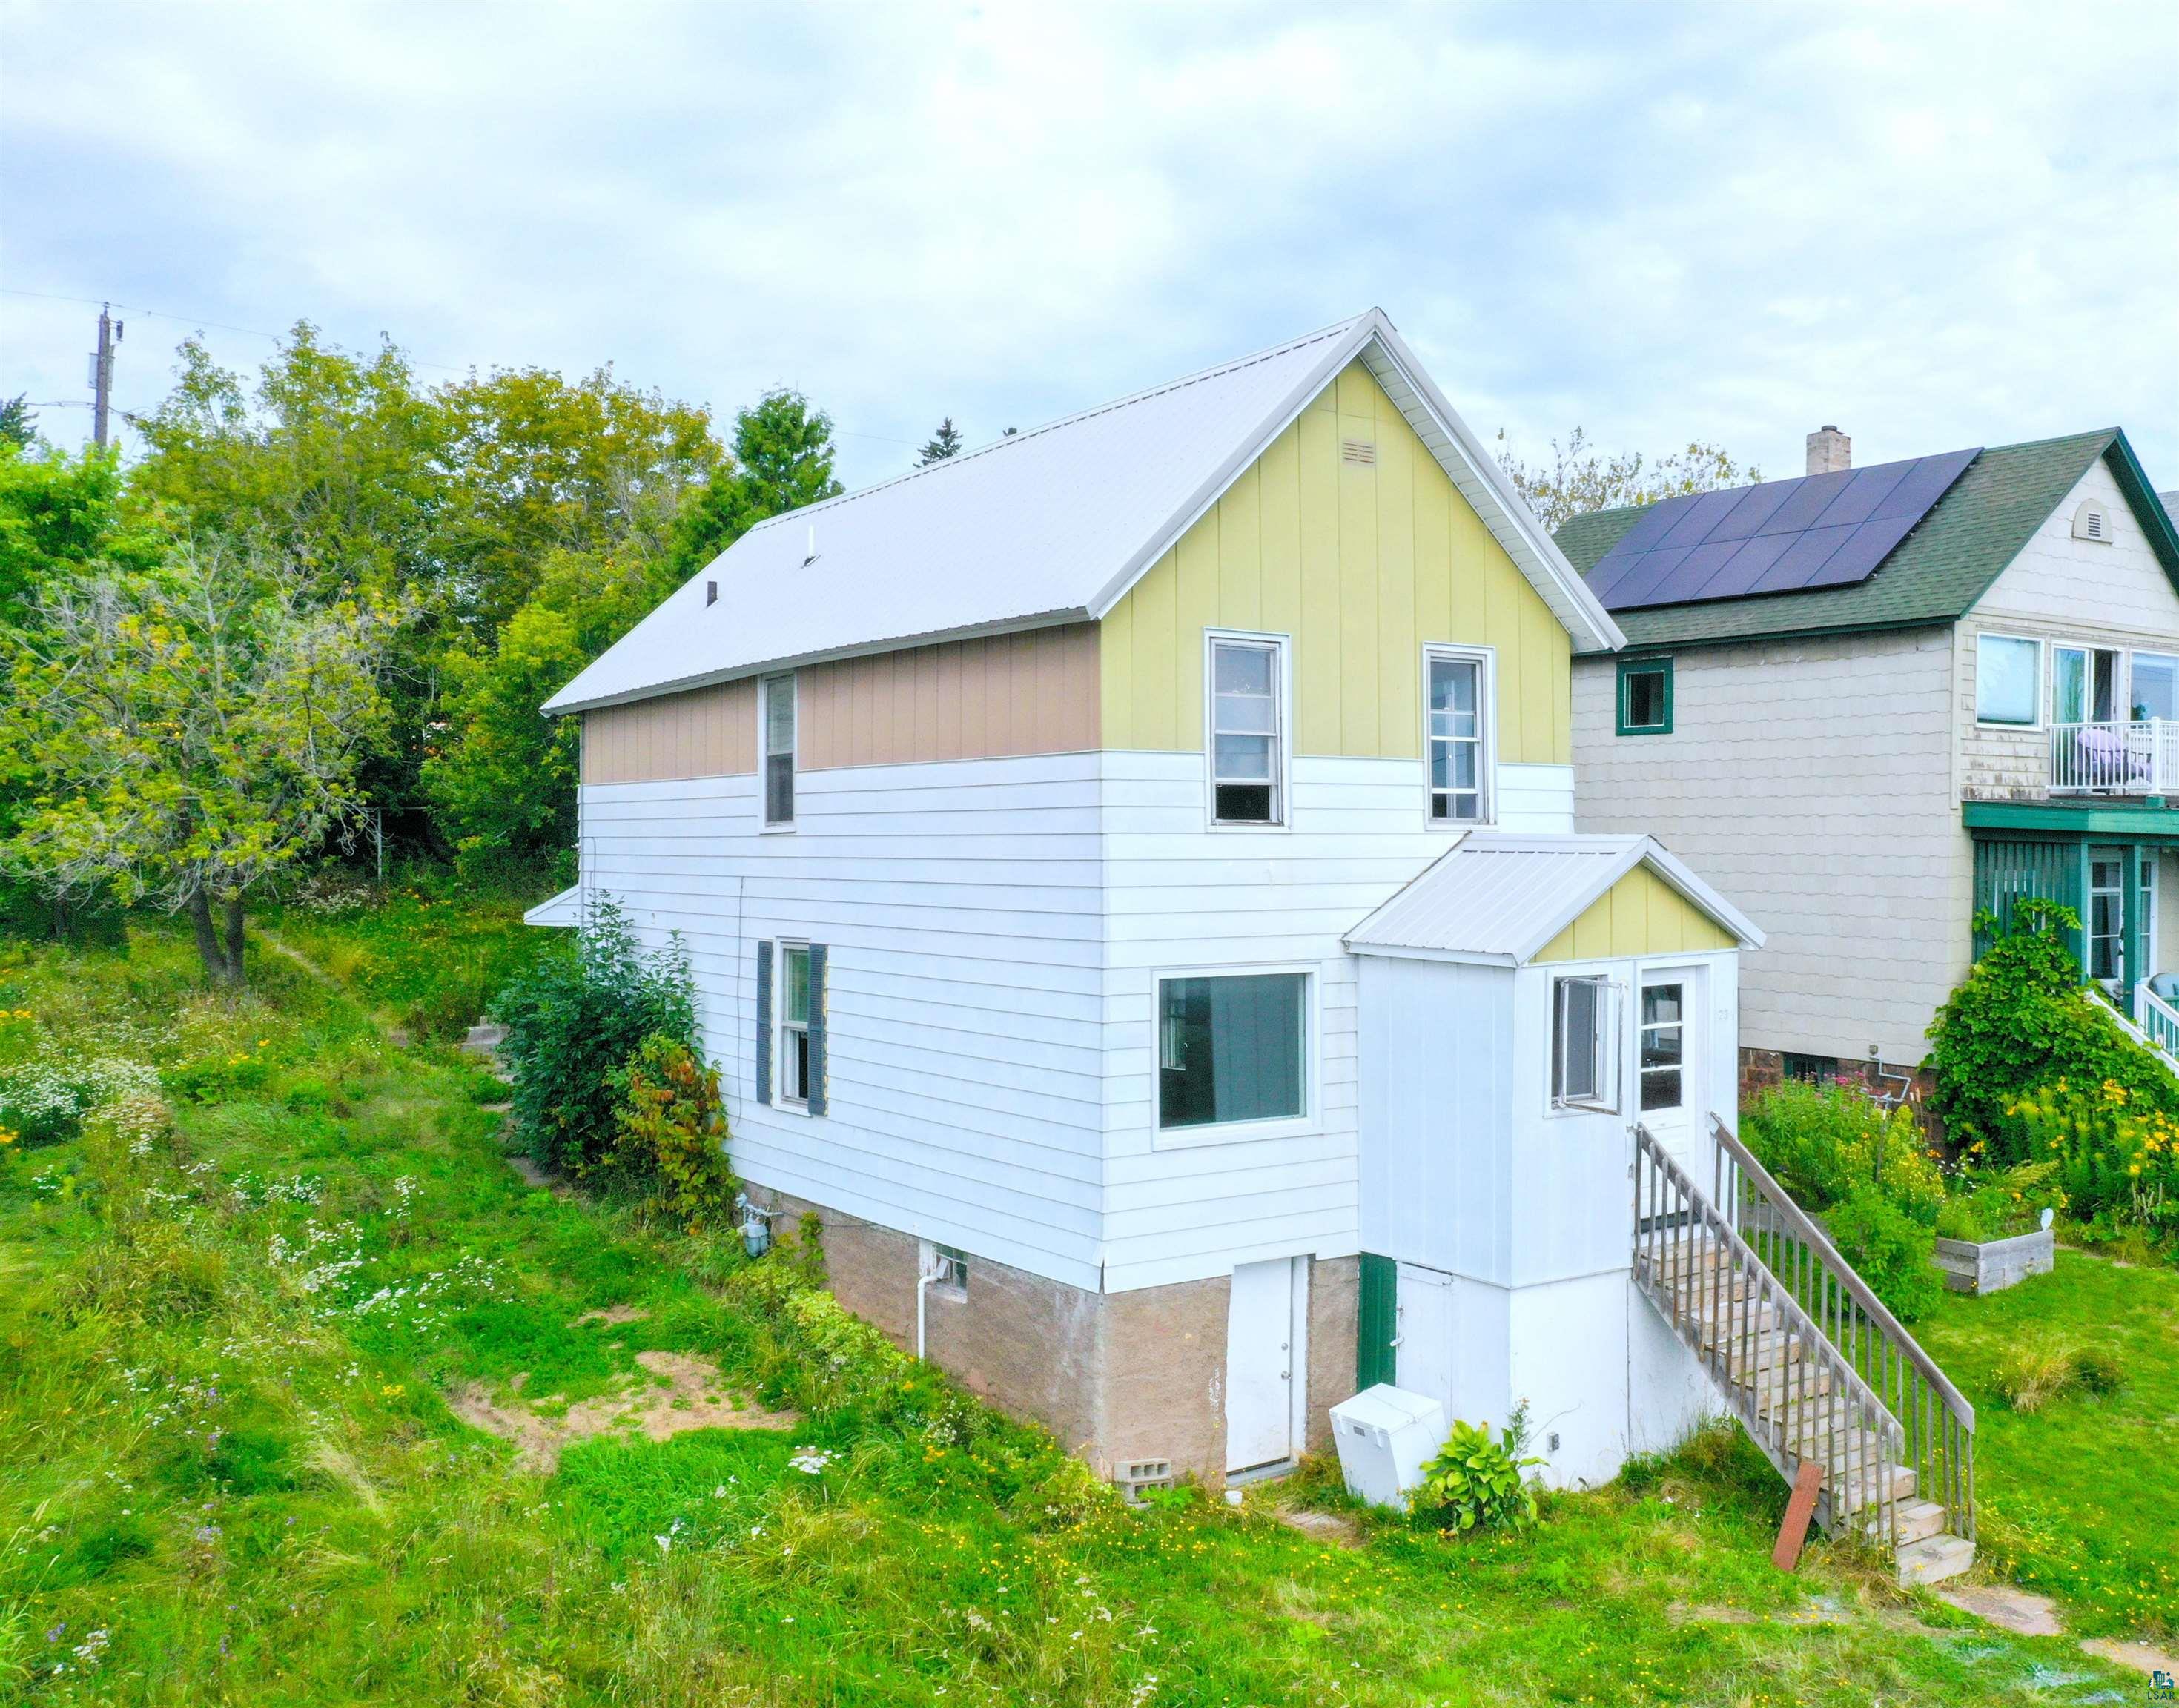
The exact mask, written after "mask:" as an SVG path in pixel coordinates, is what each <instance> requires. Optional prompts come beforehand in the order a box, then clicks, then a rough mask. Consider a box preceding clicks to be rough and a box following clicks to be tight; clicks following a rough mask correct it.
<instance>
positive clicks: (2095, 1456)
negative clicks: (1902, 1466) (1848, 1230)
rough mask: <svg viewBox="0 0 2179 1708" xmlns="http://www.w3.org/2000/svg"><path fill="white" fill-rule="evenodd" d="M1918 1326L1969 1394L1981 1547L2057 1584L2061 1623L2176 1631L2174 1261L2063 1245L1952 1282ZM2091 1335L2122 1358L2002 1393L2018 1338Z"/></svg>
mask: <svg viewBox="0 0 2179 1708" xmlns="http://www.w3.org/2000/svg"><path fill="white" fill-rule="evenodd" d="M1918 1338H1919V1339H1920V1340H1921V1341H1922V1343H1923V1344H1924V1346H1925V1347H1926V1348H1928V1349H1929V1352H1930V1354H1932V1355H1933V1356H1934V1357H1935V1359H1937V1361H1938V1362H1939V1363H1940V1364H1941V1365H1943V1366H1944V1367H1945V1369H1946V1370H1947V1371H1948V1372H1949V1373H1950V1374H1951V1377H1952V1379H1953V1380H1954V1381H1957V1382H1958V1383H1959V1384H1960V1386H1961V1387H1962V1389H1963V1390H1964V1391H1965V1392H1966V1393H1967V1395H1968V1398H1969V1399H1971V1400H1973V1402H1974V1405H1975V1422H1976V1432H1975V1469H1976V1488H1977V1492H1978V1494H1979V1497H1980V1499H1979V1525H1980V1528H1981V1531H1982V1537H1981V1540H1982V1546H1983V1550H1984V1554H1985V1556H1986V1557H1988V1558H1989V1559H1990V1562H1991V1564H1992V1565H1993V1566H1994V1567H1996V1568H2002V1569H2003V1570H2004V1571H2006V1573H2008V1574H2009V1575H2010V1576H2011V1577H2012V1579H2014V1580H2015V1581H2016V1582H2017V1583H2019V1584H2023V1585H2024V1586H2026V1587H2028V1588H2029V1589H2034V1590H2041V1591H2043V1592H2044V1593H2045V1594H2047V1595H2051V1596H2053V1597H2055V1598H2056V1600H2057V1601H2059V1602H2060V1603H2061V1605H2062V1606H2064V1608H2065V1610H2066V1619H2067V1623H2068V1626H2069V1628H2072V1629H2075V1630H2077V1631H2080V1632H2082V1633H2083V1634H2091V1635H2125V1634H2129V1633H2132V1632H2137V1631H2146V1632H2149V1633H2150V1634H2154V1635H2157V1636H2159V1637H2160V1638H2161V1639H2165V1641H2166V1642H2167V1643H2168V1642H2169V1641H2170V1640H2171V1639H2173V1638H2175V1637H2179V1271H2175V1270H2172V1269H2171V1268H2168V1267H2129V1266H2120V1265H2118V1264H2115V1263H2113V1262H2111V1261H2110V1260H2109V1259H2107V1258H2103V1257H2098V1256H2094V1255H2091V1254H2089V1253H2087V1252H2081V1251H2072V1250H2065V1249H2061V1251H2060V1252H2059V1253H2058V1265H2057V1268H2056V1271H2054V1272H2053V1273H2051V1274H2050V1275H2043V1276H2035V1277H2031V1278H2029V1279H2028V1280H2027V1281H2024V1282H2021V1283H2020V1284H2019V1285H2018V1286H2017V1287H2012V1288H2006V1290H2005V1291H2004V1292H2002V1293H1992V1294H1991V1295H1990V1297H1988V1298H1986V1299H1969V1298H1965V1297H1962V1296H1959V1295H1957V1294H1948V1295H1947V1296H1946V1299H1945V1300H1944V1303H1943V1304H1942V1306H1941V1307H1940V1310H1938V1312H1937V1315H1936V1316H1935V1319H1934V1320H1933V1321H1929V1322H1928V1323H1926V1324H1925V1325H1924V1326H1922V1328H1921V1330H1920V1331H1919V1332H1918ZM2084 1346H2092V1347H2095V1348H2102V1349H2105V1350H2108V1351H2110V1352H2111V1353H2113V1354H2116V1356H2117V1359H2118V1362H2119V1365H2120V1366H2121V1368H2122V1369H2123V1370H2124V1371H2125V1372H2126V1381H2125V1386H2124V1387H2121V1389H2120V1390H2119V1391H2118V1392H2116V1393H2112V1394H2108V1395H2099V1394H2095V1393H2092V1392H2085V1391H2081V1390H2075V1391H2073V1392H2067V1393H2064V1394H2061V1395H2060V1396H2059V1397H2057V1398H2055V1399H2052V1400H2050V1401H2049V1402H2048V1403H2045V1405H2043V1406H2042V1407H2040V1408H2039V1409H2035V1410H2034V1411H2030V1412H2027V1413H2023V1412H2020V1411H2017V1410H2015V1409H2012V1407H2011V1406H2010V1405H2009V1404H2008V1403H2006V1400H2005V1398H2003V1396H2002V1394H2001V1391H2000V1385H1999V1382H1998V1374H1999V1371H2000V1370H2001V1367H2002V1366H2003V1365H2004V1364H2005V1362H2006V1360H2007V1359H2009V1358H2014V1357H2017V1356H2018V1355H2019V1354H2021V1353H2023V1351H2027V1352H2031V1353H2033V1352H2050V1351H2061V1350H2065V1349H2069V1348H2077V1347H2084Z"/></svg>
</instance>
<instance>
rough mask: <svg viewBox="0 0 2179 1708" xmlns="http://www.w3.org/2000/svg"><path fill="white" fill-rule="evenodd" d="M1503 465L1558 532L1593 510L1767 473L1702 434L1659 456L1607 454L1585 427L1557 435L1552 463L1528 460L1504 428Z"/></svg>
mask: <svg viewBox="0 0 2179 1708" xmlns="http://www.w3.org/2000/svg"><path fill="white" fill-rule="evenodd" d="M1498 466H1499V467H1500V468H1501V469H1503V470H1505V471H1506V478H1507V480H1509V481H1512V483H1513V486H1514V490H1515V491H1517V492H1519V493H1520V495H1521V497H1522V498H1523V500H1524V501H1526V503H1527V504H1528V506H1529V509H1531V510H1532V511H1534V513H1535V516H1536V519H1537V520H1538V521H1539V522H1541V523H1542V524H1544V529H1545V532H1546V533H1556V532H1557V531H1558V530H1559V528H1560V526H1561V525H1562V524H1564V523H1566V522H1567V521H1569V520H1570V519H1573V517H1576V516H1585V515H1587V514H1588V513H1589V512H1590V511H1592V510H1611V509H1616V508H1619V507H1620V506H1621V505H1622V504H1654V503H1656V502H1657V501H1658V500H1659V499H1660V498H1677V497H1680V496H1682V494H1684V493H1688V492H1715V491H1716V490H1717V489H1718V488H1719V487H1721V486H1752V485H1753V484H1754V482H1756V481H1759V480H1761V479H1762V478H1763V471H1762V470H1759V469H1758V468H1756V467H1755V466H1754V464H1749V465H1748V467H1746V468H1743V467H1741V465H1740V464H1737V463H1736V462H1735V461H1733V459H1732V457H1731V456H1730V455H1729V454H1727V453H1726V452H1725V451H1723V450H1721V449H1720V448H1718V447H1717V446H1715V445H1710V444H1705V443H1704V442H1701V441H1699V440H1696V441H1693V442H1690V443H1688V445H1686V446H1684V447H1683V448H1681V449H1679V450H1677V451H1671V452H1668V453H1666V454H1665V455H1663V456H1660V457H1659V458H1657V459H1655V461H1651V460H1650V459H1648V458H1645V457H1644V455H1643V454H1642V453H1640V452H1638V451H1635V452H1622V453H1619V454H1617V455H1616V456H1606V455H1605V454H1604V453H1602V452H1600V451H1596V450H1592V449H1591V448H1589V435H1588V434H1587V433H1586V432H1585V431H1583V430H1582V429H1581V428H1579V427H1576V428H1575V429H1574V430H1573V431H1572V432H1571V433H1569V434H1567V437H1566V441H1565V442H1564V443H1563V444H1562V443H1561V442H1559V441H1558V440H1556V439H1554V440H1552V441H1551V462H1550V464H1549V465H1548V466H1547V465H1545V464H1543V463H1540V462H1539V463H1535V464H1529V463H1525V462H1523V461H1522V459H1520V458H1519V457H1518V456H1517V455H1516V454H1514V451H1513V447H1512V442H1511V441H1510V440H1508V439H1507V437H1506V434H1505V431H1504V430H1503V429H1501V430H1500V431H1499V434H1498Z"/></svg>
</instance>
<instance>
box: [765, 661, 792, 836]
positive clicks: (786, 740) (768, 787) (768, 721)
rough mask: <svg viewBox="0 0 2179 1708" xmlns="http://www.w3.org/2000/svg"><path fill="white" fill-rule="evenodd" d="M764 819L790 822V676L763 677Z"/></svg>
mask: <svg viewBox="0 0 2179 1708" xmlns="http://www.w3.org/2000/svg"><path fill="white" fill-rule="evenodd" d="M763 688H764V715H763V717H762V719H761V720H760V721H761V722H762V724H763V726H764V821H765V823H766V824H767V825H791V824H793V822H794V678H793V677H791V676H767V677H766V678H765V679H764V684H763Z"/></svg>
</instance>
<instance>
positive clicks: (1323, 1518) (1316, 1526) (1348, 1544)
mask: <svg viewBox="0 0 2179 1708" xmlns="http://www.w3.org/2000/svg"><path fill="white" fill-rule="evenodd" d="M1271 1516H1272V1517H1273V1518H1275V1519H1277V1520H1278V1521H1279V1522H1280V1523H1281V1524H1284V1525H1285V1526H1286V1527H1287V1529H1288V1530H1299V1531H1300V1532H1301V1533H1302V1535H1304V1536H1307V1537H1309V1539H1310V1540H1312V1541H1318V1542H1330V1543H1331V1545H1332V1546H1335V1547H1341V1548H1358V1547H1360V1546H1362V1527H1361V1526H1360V1525H1359V1524H1356V1523H1355V1522H1354V1520H1353V1519H1350V1518H1348V1517H1347V1515H1346V1514H1345V1513H1316V1512H1311V1511H1310V1510H1309V1508H1306V1507H1285V1508H1280V1509H1279V1510H1278V1511H1276V1512H1275V1513H1272V1514H1271Z"/></svg>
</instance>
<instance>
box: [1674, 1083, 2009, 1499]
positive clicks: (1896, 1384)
mask: <svg viewBox="0 0 2179 1708" xmlns="http://www.w3.org/2000/svg"><path fill="white" fill-rule="evenodd" d="M1710 1131H1711V1135H1712V1137H1713V1138H1714V1139H1715V1140H1716V1145H1717V1149H1716V1153H1715V1156H1716V1175H1715V1193H1714V1195H1713V1196H1714V1201H1715V1203H1717V1204H1718V1205H1721V1206H1722V1208H1723V1210H1724V1211H1725V1213H1726V1215H1727V1216H1728V1217H1729V1218H1730V1219H1731V1221H1732V1227H1733V1228H1734V1231H1735V1232H1736V1233H1737V1234H1738V1235H1739V1236H1740V1237H1741V1238H1743V1239H1744V1240H1745V1241H1746V1242H1747V1244H1748V1246H1749V1247H1750V1248H1751V1249H1753V1250H1754V1253H1755V1255H1756V1258H1757V1260H1759V1262H1761V1263H1762V1264H1763V1265H1764V1266H1765V1268H1766V1269H1768V1270H1770V1271H1771V1272H1772V1273H1774V1274H1776V1275H1777V1276H1779V1277H1781V1280H1782V1281H1783V1282H1784V1283H1785V1285H1786V1286H1787V1288H1788V1289H1789V1290H1790V1291H1791V1292H1792V1296H1793V1298H1794V1299H1795V1301H1796V1302H1797V1303H1798V1304H1799V1305H1800V1307H1801V1308H1802V1310H1803V1311H1805V1312H1806V1313H1807V1314H1808V1315H1809V1316H1810V1317H1811V1318H1813V1319H1814V1324H1815V1327H1816V1331H1817V1332H1819V1334H1821V1335H1822V1336H1823V1337H1824V1339H1825V1342H1826V1343H1828V1344H1829V1345H1830V1346H1831V1347H1832V1348H1834V1349H1835V1350H1836V1353H1837V1354H1838V1355H1839V1357H1840V1358H1841V1359H1842V1360H1843V1361H1844V1362H1845V1363H1846V1365H1847V1367H1848V1368H1850V1369H1851V1370H1852V1372H1853V1374H1854V1376H1856V1378H1857V1379H1858V1381H1861V1382H1862V1383H1863V1384H1864V1385H1865V1386H1866V1387H1868V1388H1869V1389H1870V1390H1871V1391H1872V1392H1874V1395H1875V1397H1876V1398H1877V1399H1878V1401H1879V1402H1880V1403H1881V1404H1882V1406H1883V1407H1884V1409H1885V1411H1886V1413H1887V1414H1889V1415H1890V1416H1891V1419H1892V1420H1894V1423H1895V1425H1896V1427H1898V1428H1899V1429H1900V1431H1902V1438H1901V1446H1902V1449H1903V1452H1902V1456H1901V1458H1900V1459H1899V1461H1898V1463H1900V1464H1903V1465H1905V1466H1907V1468H1909V1469H1912V1470H1913V1472H1914V1475H1915V1487H1916V1491H1917V1493H1918V1496H1919V1497H1921V1498H1923V1499H1924V1500H1930V1501H1935V1502H1937V1503H1938V1504H1939V1505H1940V1506H1941V1507H1942V1508H1944V1512H1945V1528H1946V1530H1949V1531H1951V1534H1952V1535H1956V1536H1960V1537H1962V1538H1964V1539H1965V1540H1968V1541H1973V1540H1974V1536H1975V1524H1974V1431H1975V1412H1974V1407H1973V1404H1971V1403H1969V1402H1968V1398H1967V1396H1966V1395H1965V1394H1963V1393H1962V1392H1960V1391H1959V1389H1958V1387H1957V1386H1955V1385H1954V1383H1953V1381H1952V1380H1951V1377H1950V1376H1946V1374H1945V1372H1944V1371H1943V1370H1941V1369H1940V1368H1939V1367H1938V1365H1937V1362H1936V1360H1935V1359H1933V1358H1931V1357H1930V1356H1929V1354H1928V1353H1926V1352H1924V1350H1923V1349H1922V1347H1921V1344H1920V1343H1919V1342H1918V1341H1917V1340H1916V1339H1915V1338H1914V1337H1913V1335H1912V1334H1911V1333H1909V1332H1907V1327H1906V1325H1904V1324H1903V1323H1902V1322H1901V1321H1899V1319H1898V1318H1897V1317H1896V1316H1894V1315H1892V1314H1891V1310H1890V1308H1889V1307H1888V1306H1886V1305H1885V1303H1884V1302H1883V1300H1881V1299H1879V1298H1877V1296H1876V1294H1875V1293H1874V1292H1873V1291H1871V1290H1870V1288H1869V1283H1868V1282H1865V1281H1863V1279H1862V1277H1860V1275H1859V1274H1858V1273H1857V1272H1856V1271H1855V1270H1854V1267H1853V1266H1852V1264H1850V1263H1848V1262H1847V1260H1846V1259H1845V1258H1844V1257H1843V1256H1842V1255H1841V1254H1840V1252H1839V1250H1838V1248H1837V1247H1836V1246H1835V1245H1833V1244H1831V1242H1830V1236H1829V1235H1828V1234H1826V1233H1825V1232H1824V1231H1823V1229H1822V1228H1821V1227H1819V1226H1818V1225H1817V1224H1816V1222H1815V1221H1814V1219H1813V1218H1812V1217H1811V1216H1809V1214H1808V1212H1807V1211H1804V1210H1803V1209H1802V1208H1801V1206H1800V1205H1798V1204H1796V1203H1795V1202H1794V1201H1793V1200H1792V1195H1790V1194H1789V1193H1787V1191H1786V1189H1784V1188H1783V1187H1781V1185H1779V1184H1778V1183H1777V1181H1776V1180H1775V1179H1773V1178H1771V1175H1770V1170H1768V1169H1767V1168H1765V1167H1764V1166H1763V1164H1762V1163H1761V1162H1759V1161H1757V1160H1756V1157H1755V1156H1754V1153H1753V1152H1752V1151H1749V1150H1748V1147H1747V1146H1746V1145H1743V1144H1742V1143H1741V1141H1740V1138H1739V1135H1738V1134H1735V1133H1734V1132H1733V1131H1732V1129H1730V1128H1728V1127H1727V1126H1726V1124H1725V1123H1724V1122H1723V1121H1722V1120H1721V1119H1720V1118H1718V1117H1717V1116H1716V1115H1715V1113H1713V1114H1712V1115H1711V1116H1710Z"/></svg>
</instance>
